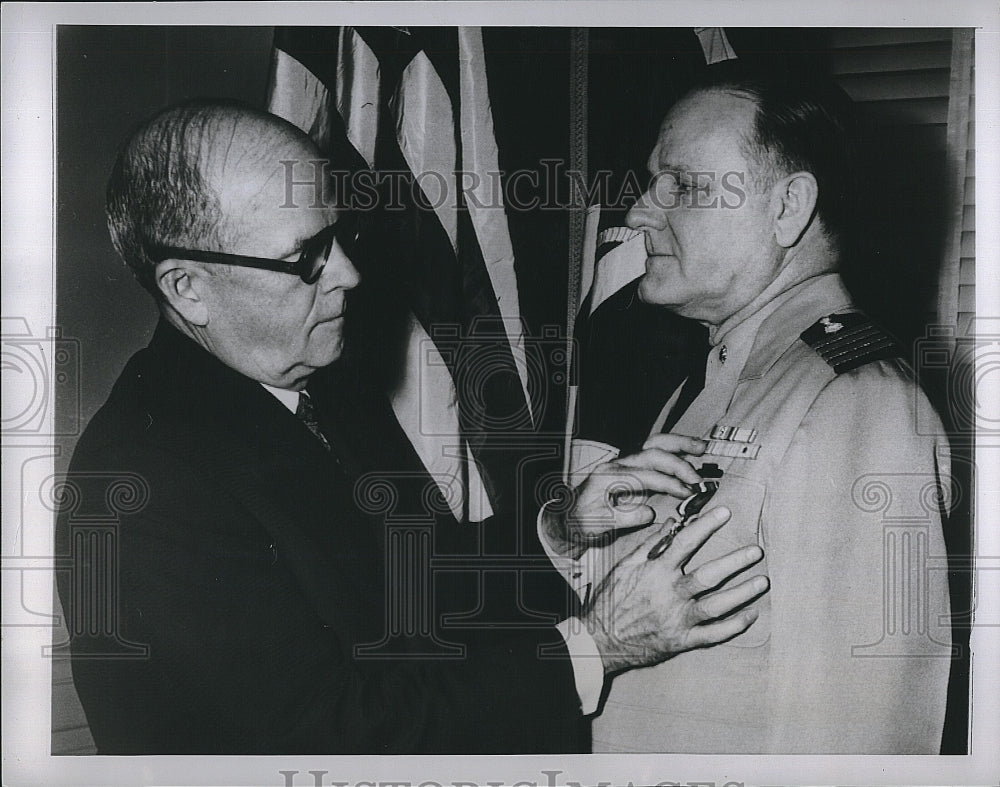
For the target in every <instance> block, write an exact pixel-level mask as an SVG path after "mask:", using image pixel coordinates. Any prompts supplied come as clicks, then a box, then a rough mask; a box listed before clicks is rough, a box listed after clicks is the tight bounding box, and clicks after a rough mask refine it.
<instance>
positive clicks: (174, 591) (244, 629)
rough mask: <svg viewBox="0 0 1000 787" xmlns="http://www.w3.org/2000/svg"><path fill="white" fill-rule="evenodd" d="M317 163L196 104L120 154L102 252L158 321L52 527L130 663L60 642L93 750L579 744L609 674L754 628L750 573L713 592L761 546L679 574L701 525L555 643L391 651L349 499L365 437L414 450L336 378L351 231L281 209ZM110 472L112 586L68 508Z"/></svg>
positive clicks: (489, 639) (283, 136) (373, 534)
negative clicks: (117, 485)
mask: <svg viewBox="0 0 1000 787" xmlns="http://www.w3.org/2000/svg"><path fill="white" fill-rule="evenodd" d="M320 158H321V156H320V154H319V152H318V151H317V150H316V148H315V146H314V145H313V144H312V142H311V141H310V140H309V139H308V138H307V137H306V136H305V135H303V134H302V133H301V132H300V131H298V130H297V129H295V128H294V127H293V126H291V125H290V124H287V123H285V122H284V121H282V120H280V119H278V118H275V117H273V116H270V115H266V114H264V113H260V112H257V111H254V110H250V109H246V108H242V107H235V106H229V105H221V104H215V103H208V102H199V103H193V104H187V105H183V106H181V107H177V108H173V109H169V110H166V111H164V112H163V113H161V114H159V115H158V116H156V117H155V118H153V119H152V120H150V121H149V122H147V123H146V124H144V125H143V126H141V127H140V128H139V129H138V130H137V131H136V132H135V133H134V134H133V135H132V136H131V137H130V138H129V139H128V140H127V141H126V143H125V145H124V146H123V148H122V149H121V151H120V153H119V156H118V159H117V161H116V164H115V167H114V171H113V173H112V176H111V180H110V183H109V187H108V216H109V227H110V230H111V234H112V239H113V241H114V243H115V247H116V249H117V250H118V251H119V253H120V254H121V256H122V257H123V258H124V260H125V261H126V263H127V264H128V265H129V266H130V267H131V268H132V270H133V271H134V273H135V275H136V277H137V278H138V280H139V281H140V283H142V284H143V285H144V286H145V287H146V288H147V289H148V290H149V291H150V292H151V293H152V294H153V296H154V298H155V300H156V303H157V306H158V308H159V310H160V314H161V320H160V323H159V325H158V327H157V329H156V332H155V334H154V336H153V339H152V341H151V343H150V345H149V346H148V347H147V348H146V349H145V350H142V351H140V352H139V353H137V354H136V355H135V356H134V357H133V358H132V359H131V361H130V362H129V363H128V365H127V366H126V368H125V370H124V371H123V372H122V375H121V377H120V378H119V380H118V382H117V383H116V385H115V387H114V389H113V391H112V392H111V395H110V397H109V399H108V401H107V403H106V404H105V405H104V407H103V408H101V410H100V411H99V412H98V413H97V414H96V415H95V417H94V418H93V419H92V421H91V422H90V424H89V425H88V427H87V429H86V431H85V433H84V434H83V436H82V437H81V439H80V442H79V444H78V446H77V449H76V452H75V454H74V457H73V461H72V464H71V468H70V478H69V486H70V487H71V488H73V490H74V491H73V494H72V495H69V496H70V497H72V498H73V500H72V502H71V503H68V504H67V506H66V507H65V508H64V510H63V513H62V515H61V516H60V519H59V523H58V526H57V545H58V548H60V549H62V550H63V552H64V553H72V554H73V555H74V557H75V559H76V561H77V570H76V571H75V572H73V573H72V574H69V573H67V574H63V575H60V577H59V595H60V598H61V601H62V604H63V607H64V609H65V611H66V614H67V617H68V619H69V620H73V621H78V620H80V619H81V617H82V618H86V616H87V615H88V614H90V612H89V611H92V610H93V608H94V607H95V605H100V604H107V603H108V599H113V600H114V603H113V605H112V606H113V607H114V608H113V610H112V615H111V617H110V618H109V619H110V621H111V624H112V625H111V628H112V632H111V634H113V638H114V639H115V641H116V642H117V643H119V645H121V646H122V649H123V651H129V652H130V653H131V654H132V655H133V656H135V655H136V654H139V655H140V657H138V658H136V657H132V658H111V657H109V654H108V653H107V649H106V648H105V647H104V646H105V645H106V644H107V641H108V636H107V635H108V631H107V630H105V631H103V632H97V633H95V632H94V631H93V630H91V631H87V630H86V629H87V627H86V626H84V627H83V628H82V629H81V627H79V626H76V627H74V632H75V636H74V637H73V640H72V643H71V647H72V652H73V657H74V661H73V671H74V680H75V683H76V686H77V690H78V692H79V695H80V698H81V701H82V703H83V706H84V708H85V710H86V713H87V718H88V722H89V724H90V726H91V729H92V732H93V735H94V739H95V741H96V743H97V747H98V751H99V752H100V753H102V754H123V753H206V754H207V753H255V754H267V753H296V752H326V753H329V752H367V753H393V752H490V751H495V752H531V751H565V750H569V749H571V748H574V747H575V746H576V745H577V744H575V743H574V741H576V740H577V738H576V725H577V724H578V722H579V719H580V717H581V714H582V713H584V712H586V711H588V710H590V711H592V710H593V708H594V707H595V706H596V697H595V696H593V695H594V690H595V689H596V693H597V694H598V695H599V693H600V691H601V688H602V685H603V682H604V677H605V675H608V674H611V673H614V672H617V671H621V670H623V669H628V668H630V667H632V666H635V665H640V664H649V663H654V662H656V661H659V660H662V659H663V658H666V657H669V656H670V655H672V654H673V653H676V652H679V651H681V650H686V649H689V648H692V647H698V646H704V645H708V644H712V643H715V642H718V641H721V640H724V639H726V638H729V637H732V636H735V635H736V634H738V633H740V632H741V631H743V630H745V629H746V628H747V627H748V626H749V625H750V624H751V623H752V622H753V620H754V619H755V617H756V613H755V612H754V611H753V610H752V608H745V607H746V605H747V603H748V602H750V601H751V600H752V599H753V598H754V597H755V596H757V595H759V594H760V593H761V592H762V591H763V590H764V589H765V587H766V584H765V583H764V582H763V581H761V580H760V579H759V578H758V579H757V580H752V581H747V582H746V583H743V584H740V585H738V586H737V587H736V589H735V590H727V591H725V592H721V593H720V592H715V593H713V592H708V591H711V589H712V588H714V587H716V586H717V585H719V584H720V583H721V582H722V581H723V580H724V579H725V578H727V577H729V576H731V575H733V574H736V573H739V572H740V571H742V570H743V569H745V568H746V567H747V566H749V565H750V564H752V563H754V562H756V561H757V560H759V559H760V557H761V552H760V550H759V549H758V548H757V547H756V546H754V547H749V548H747V549H742V550H738V551H736V552H733V553H730V554H729V555H727V556H725V557H723V558H720V559H719V560H716V561H714V562H712V563H709V564H707V565H706V567H704V568H702V569H699V570H698V571H695V572H691V573H690V574H688V575H685V574H684V572H683V565H684V563H685V562H686V560H687V559H688V558H689V557H690V556H691V555H692V554H693V553H694V552H695V551H696V550H697V549H698V547H699V546H700V545H701V543H703V542H704V541H705V540H706V539H707V538H708V537H709V536H710V535H711V533H712V532H714V530H716V529H718V528H719V527H720V526H721V525H722V524H723V522H724V521H725V519H726V518H727V513H726V512H725V511H724V510H719V511H716V512H711V513H709V514H707V515H705V516H704V517H702V519H701V520H700V521H699V522H698V523H696V524H695V525H693V526H692V527H691V528H689V529H688V530H687V531H685V534H684V537H683V538H678V539H677V541H676V542H675V545H674V547H672V548H671V550H669V551H668V552H667V554H665V555H664V556H663V558H662V559H661V560H659V561H655V562H654V561H647V560H645V556H644V555H643V556H642V558H643V559H642V560H635V561H632V562H631V563H630V562H628V561H624V562H623V563H622V565H621V566H620V567H619V569H618V570H616V571H615V572H613V573H612V574H611V577H610V579H609V581H608V582H607V583H605V584H604V585H603V586H602V587H600V588H597V589H596V590H595V592H594V595H593V598H592V599H591V600H590V602H589V603H587V604H585V605H584V606H583V607H582V608H581V609H580V611H579V614H578V616H577V617H576V618H571V619H569V620H567V621H564V622H563V623H562V624H560V626H558V627H555V630H554V629H553V627H551V626H544V627H537V626H536V627H534V628H530V629H525V630H521V631H517V632H514V633H512V634H511V635H510V636H506V637H500V636H493V635H491V636H484V637H480V638H476V637H473V638H469V640H468V641H467V642H465V643H463V644H464V646H465V647H464V650H463V651H461V658H452V659H428V658H417V656H420V655H425V654H423V653H422V652H420V651H419V649H418V648H411V649H409V652H407V647H406V643H405V642H404V643H403V647H402V648H401V652H399V653H397V654H396V655H394V656H393V657H391V658H387V657H386V651H385V650H384V649H382V650H380V649H379V647H378V645H379V643H380V642H381V641H382V640H383V635H384V633H385V629H386V621H387V610H389V609H390V606H391V605H390V603H389V601H388V600H387V598H386V595H387V594H386V592H385V587H386V581H385V575H386V566H385V562H386V561H385V557H384V546H383V543H382V541H383V539H384V533H383V532H382V530H381V525H380V524H377V523H376V522H375V521H374V520H373V518H371V517H368V516H366V514H365V512H364V510H363V505H361V504H360V503H359V501H358V500H357V499H356V489H357V484H358V483H359V481H360V480H361V479H362V478H363V477H364V476H365V474H366V473H367V472H369V471H371V470H372V469H373V468H372V466H373V464H374V463H375V462H376V461H377V460H373V459H372V453H371V451H370V450H368V451H367V454H368V455H367V456H366V447H365V446H364V445H363V443H364V441H365V437H366V436H367V437H368V442H369V443H372V442H376V443H385V444H386V445H388V447H389V449H390V450H389V452H388V454H387V455H390V454H392V453H393V451H395V449H396V448H398V453H399V454H401V453H403V452H405V449H404V448H403V447H402V446H403V445H404V444H405V440H404V439H403V438H402V437H401V434H400V432H399V430H398V428H396V429H394V428H393V426H392V423H391V416H390V415H389V414H388V413H387V412H385V413H381V414H380V412H379V411H380V407H379V405H378V404H377V403H376V402H375V401H374V400H373V399H372V398H370V397H369V398H367V399H366V401H356V398H357V397H356V393H357V391H356V390H355V391H354V392H352V391H351V390H350V389H351V386H350V385H343V386H340V388H339V389H338V384H337V375H338V374H339V375H343V371H340V372H336V371H333V372H331V370H329V369H327V367H328V366H329V365H330V364H331V363H333V361H335V360H336V359H337V358H338V356H340V354H341V349H342V348H341V345H342V342H343V321H344V314H345V309H346V303H347V302H346V295H347V292H348V291H349V290H350V289H351V288H353V287H354V286H355V285H356V284H357V283H358V280H359V277H358V274H357V271H356V270H355V268H354V266H353V264H352V262H351V259H350V256H349V255H350V254H351V253H352V249H353V247H354V243H355V241H356V240H357V237H358V236H357V231H356V227H355V225H354V223H353V220H354V216H353V214H352V213H351V212H350V211H346V210H340V209H338V208H336V207H334V206H333V205H332V204H331V203H330V201H329V200H328V199H326V197H328V196H329V195H326V194H324V195H321V196H323V197H324V198H323V199H318V200H315V201H308V204H299V205H297V206H294V207H290V206H289V205H288V199H287V195H286V191H285V188H286V186H285V184H286V180H285V178H286V175H287V174H288V172H287V170H286V168H285V166H284V165H283V164H282V162H297V163H296V165H295V167H294V170H295V172H294V173H293V177H294V179H295V180H296V181H299V182H301V181H303V180H304V179H306V178H307V177H308V176H309V175H308V174H307V171H308V172H309V173H311V170H312V163H313V162H315V161H316V160H317V159H320ZM318 370H323V371H321V372H319V373H317V372H318ZM307 383H308V389H307ZM307 390H308V393H307ZM382 415H384V416H385V417H384V418H383V417H382ZM370 430H375V431H370ZM394 447H395V448H394ZM369 449H370V446H369ZM392 461H399V462H401V463H405V461H406V457H403V458H401V459H400V458H398V457H397V459H393V460H392ZM376 469H377V468H376ZM649 472H651V473H652V472H655V471H649ZM116 474H120V476H121V477H122V478H123V479H131V481H132V482H133V483H134V486H135V489H137V490H139V491H138V492H137V497H136V498H135V499H133V500H132V503H133V504H132V505H125V506H122V507H121V508H120V517H119V520H118V524H117V527H116V528H115V533H114V541H113V546H112V547H111V549H112V552H113V557H114V563H113V564H111V563H109V564H108V565H113V566H114V572H113V574H112V581H111V583H110V585H96V586H87V585H86V582H84V581H82V579H81V578H82V577H83V578H86V577H92V576H93V575H94V574H95V573H99V572H96V569H95V562H99V561H100V559H101V558H102V554H103V553H100V552H99V551H98V552H94V551H87V549H86V548H85V547H81V541H82V540H84V541H85V540H86V539H85V535H84V534H85V533H86V527H87V524H86V523H87V521H88V520H87V517H86V516H85V515H83V512H82V510H81V506H83V504H81V502H80V501H81V500H90V499H92V498H93V496H94V495H95V494H96V495H97V496H98V497H100V496H101V495H102V494H103V495H104V497H103V498H101V499H104V500H107V499H108V497H107V495H110V494H111V492H109V491H108V489H107V488H106V487H107V486H108V484H107V479H108V478H109V477H110V478H114V477H115V475H116ZM665 478H666V476H665ZM667 482H672V479H667V480H666V481H665V482H664V483H667ZM95 484H96V485H98V487H100V488H97V489H94V488H92V487H93V485H95ZM102 485H103V486H102ZM600 494H601V495H604V494H606V493H605V492H604V491H602V492H601V493H600ZM139 498H141V500H140V499H139ZM83 507H85V506H83ZM435 535H436V536H437V535H440V534H435ZM104 557H106V555H104ZM102 565H104V564H102ZM109 587H110V588H112V589H113V593H112V591H109V590H108V588H109ZM101 588H103V589H104V590H103V591H102V590H101ZM390 590H391V588H390ZM102 592H104V593H108V594H109V595H107V596H105V595H100V593H102ZM653 597H655V598H657V599H658V603H657V604H656V605H655V611H654V605H651V604H650V603H649V600H650V598H653ZM741 608H742V609H741ZM734 610H740V611H736V612H734ZM578 623H581V624H583V625H577V624H578ZM373 654H374V655H375V656H377V657H372V656H373ZM588 655H590V656H591V658H587V656H588ZM595 676H596V679H595Z"/></svg>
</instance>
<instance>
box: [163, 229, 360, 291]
mask: <svg viewBox="0 0 1000 787" xmlns="http://www.w3.org/2000/svg"><path fill="white" fill-rule="evenodd" d="M361 225H362V222H361V216H360V215H359V214H358V213H355V212H353V211H345V212H344V213H342V214H341V215H340V217H339V218H338V219H337V220H336V221H335V222H334V223H333V224H330V225H329V226H328V227H324V228H323V229H322V230H320V231H319V232H317V233H316V234H315V235H313V236H312V237H311V238H309V240H307V241H306V242H305V243H303V244H302V251H301V252H300V253H299V257H298V259H296V260H295V261H294V262H291V261H289V260H276V259H272V258H271V257H248V256H246V255H244V254H228V253H226V252H222V251H203V250H201V249H184V248H181V247H179V246H159V245H157V246H153V247H152V248H151V249H150V254H149V256H150V259H152V260H153V262H163V260H169V259H173V258H176V259H182V260H192V261H194V262H207V263H213V264H218V265H238V266H240V267H243V268H261V269H263V270H268V271H277V272H279V273H291V274H294V275H295V276H298V277H299V278H300V279H302V281H304V282H305V283H306V284H313V283H314V282H316V281H317V280H318V279H319V277H320V276H321V275H322V273H323V268H325V267H326V260H327V258H328V257H329V256H330V250H331V249H332V248H333V242H334V241H337V245H338V246H340V248H341V250H342V251H343V252H344V254H346V255H347V256H348V257H350V256H351V255H352V254H353V253H354V251H355V249H356V247H357V245H358V240H359V239H360V237H361Z"/></svg>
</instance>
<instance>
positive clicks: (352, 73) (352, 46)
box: [336, 27, 379, 167]
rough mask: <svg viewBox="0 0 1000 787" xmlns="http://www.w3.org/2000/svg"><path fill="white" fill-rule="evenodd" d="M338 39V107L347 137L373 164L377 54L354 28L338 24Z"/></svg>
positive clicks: (377, 108) (376, 104)
mask: <svg viewBox="0 0 1000 787" xmlns="http://www.w3.org/2000/svg"><path fill="white" fill-rule="evenodd" d="M337 43H338V46H337V52H338V55H339V61H338V63H337V80H336V85H337V89H336V96H337V111H338V112H339V113H340V116H341V118H343V120H344V125H345V127H346V131H347V138H348V139H349V140H350V141H351V144H352V145H354V148H355V149H356V150H357V151H358V152H359V153H360V154H361V156H362V157H363V158H364V160H365V162H366V163H367V164H368V166H369V167H372V166H374V164H375V134H376V131H377V130H378V112H379V78H378V58H377V57H375V53H374V52H372V50H371V49H370V48H369V46H368V44H366V43H365V41H364V39H363V38H361V36H359V35H358V34H357V32H356V31H355V30H354V28H351V27H343V28H341V30H340V35H339V37H338V42H337Z"/></svg>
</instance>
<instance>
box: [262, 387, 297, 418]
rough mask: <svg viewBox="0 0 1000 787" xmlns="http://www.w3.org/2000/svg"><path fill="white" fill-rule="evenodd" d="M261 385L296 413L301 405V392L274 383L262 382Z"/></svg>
mask: <svg viewBox="0 0 1000 787" xmlns="http://www.w3.org/2000/svg"><path fill="white" fill-rule="evenodd" d="M261 387H262V388H263V389H264V390H265V391H267V392H268V393H269V394H271V395H272V396H273V397H274V398H275V399H277V400H278V401H279V402H281V403H282V404H283V405H285V407H287V408H288V410H289V411H290V412H292V413H294V412H295V411H296V410H298V407H299V392H298V391H290V390H288V389H287V388H275V387H274V386H272V385H267V384H266V383H261Z"/></svg>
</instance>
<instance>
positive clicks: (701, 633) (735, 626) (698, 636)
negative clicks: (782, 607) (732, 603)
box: [686, 609, 758, 648]
mask: <svg viewBox="0 0 1000 787" xmlns="http://www.w3.org/2000/svg"><path fill="white" fill-rule="evenodd" d="M757 615H758V613H757V610H755V609H744V610H743V611H741V612H740V613H738V614H736V615H733V616H732V617H731V618H726V619H725V620H717V621H715V622H714V623H706V624H704V625H702V626H695V627H694V628H693V629H691V631H690V632H689V634H688V637H687V643H686V645H687V647H688V648H702V647H706V646H708V645H717V644H719V643H720V642H725V641H726V640H730V639H732V638H733V637H735V636H737V635H739V634H742V633H743V632H744V631H746V630H747V629H748V628H750V626H751V625H752V624H753V622H754V621H755V620H757Z"/></svg>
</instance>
